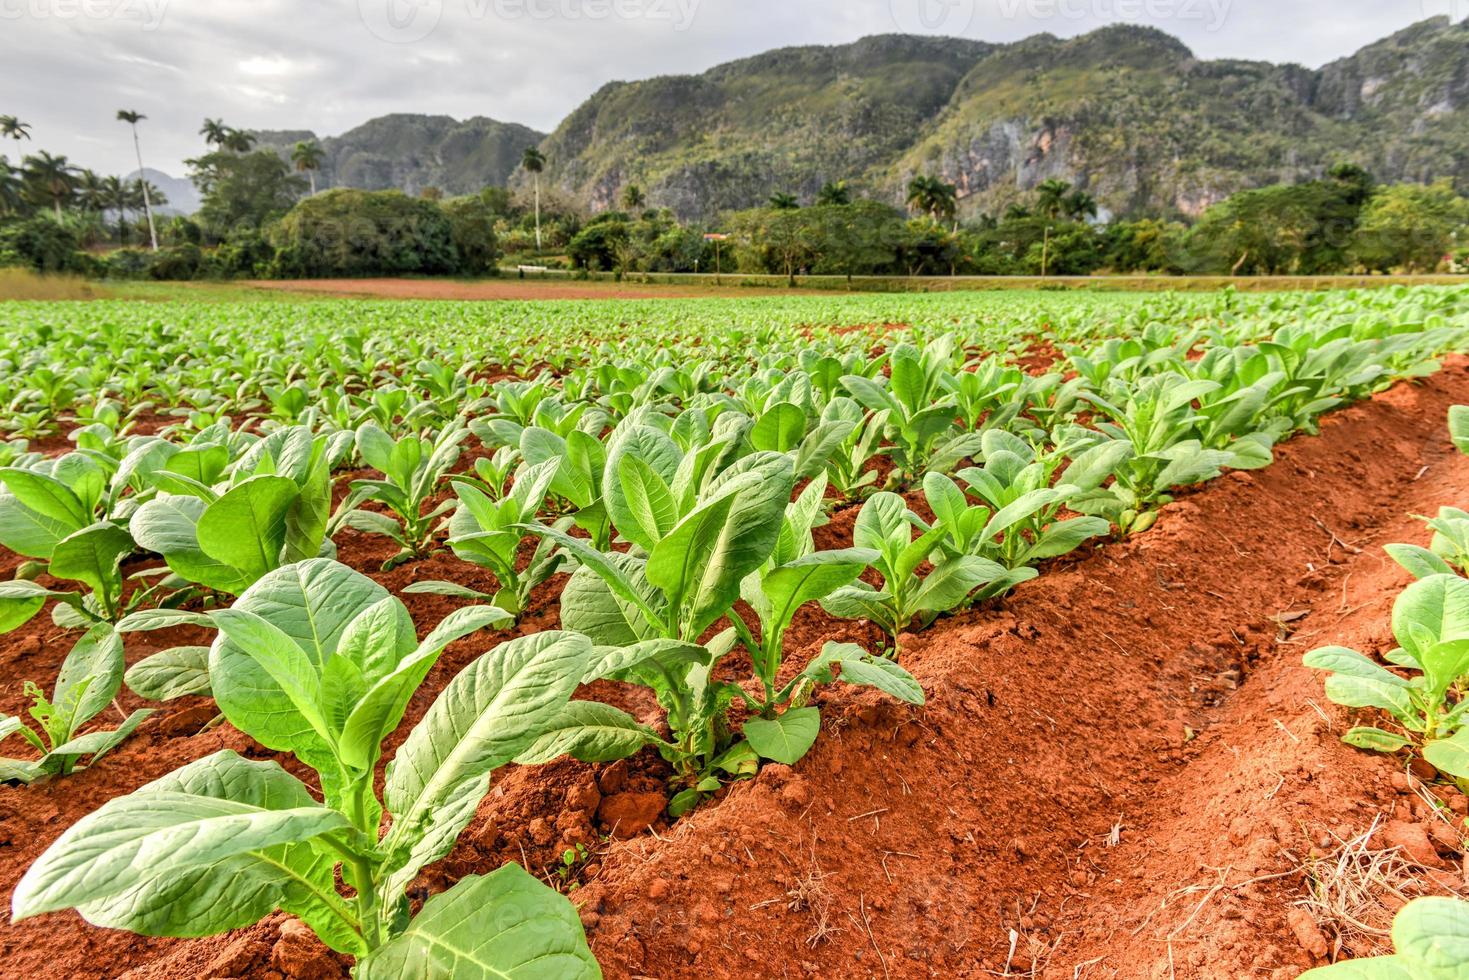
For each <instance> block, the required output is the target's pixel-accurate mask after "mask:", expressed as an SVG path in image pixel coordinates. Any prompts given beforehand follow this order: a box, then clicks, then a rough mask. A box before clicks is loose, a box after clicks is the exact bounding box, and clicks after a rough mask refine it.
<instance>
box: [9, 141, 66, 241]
mask: <svg viewBox="0 0 1469 980" xmlns="http://www.w3.org/2000/svg"><path fill="white" fill-rule="evenodd" d="M21 164H22V166H23V167H24V168H25V181H26V184H27V185H28V186H29V188H30V190H31V192H32V194H33V195H35V196H36V197H40V198H43V199H45V200H49V201H50V202H51V205H52V207H54V208H55V209H56V222H57V224H60V223H61V202H62V201H66V200H70V198H71V196H72V195H73V194H75V193H76V187H77V169H76V168H75V167H73V166H72V165H71V164H70V163H68V162H67V159H66V157H65V156H57V157H54V156H52V155H51V154H49V153H47V152H46V151H45V150H40V151H38V152H37V153H36V155H35V156H33V157H26V158H25V159H24V160H23V161H21Z"/></svg>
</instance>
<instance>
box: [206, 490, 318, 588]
mask: <svg viewBox="0 0 1469 980" xmlns="http://www.w3.org/2000/svg"><path fill="white" fill-rule="evenodd" d="M300 492H301V490H300V488H299V487H297V486H296V484H295V483H293V482H292V481H290V480H287V479H285V478H284V477H279V476H256V477H251V478H250V479H248V480H246V481H245V482H244V483H241V484H240V485H239V486H237V487H234V488H233V489H231V490H230V491H229V492H228V493H226V494H225V495H224V496H222V497H220V498H219V499H218V500H216V501H215V502H214V503H212V504H210V505H209V506H208V507H207V508H206V509H205V511H204V513H203V515H202V516H201V517H200V518H199V525H198V528H197V532H196V533H197V534H198V536H199V547H200V548H201V549H202V550H203V551H204V553H205V554H206V555H208V556H209V557H211V558H213V559H215V560H216V561H219V562H222V563H223V564H225V565H228V566H230V567H231V568H235V569H238V570H239V571H240V573H241V574H242V575H243V576H244V577H245V578H246V579H248V580H249V581H251V582H254V581H257V580H258V579H260V578H261V577H262V576H264V575H266V574H267V573H269V572H271V571H274V570H275V569H276V568H279V567H280V565H281V553H282V551H283V550H284V548H285V543H286V518H287V516H288V515H289V513H290V511H291V507H292V506H293V505H294V504H295V502H296V498H297V496H298V495H299V494H300Z"/></svg>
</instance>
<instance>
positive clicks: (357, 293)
mask: <svg viewBox="0 0 1469 980" xmlns="http://www.w3.org/2000/svg"><path fill="white" fill-rule="evenodd" d="M242 285H246V286H252V287H255V288H257V289H274V290H280V291H283V292H293V293H321V294H324V295H328V296H354V297H359V298H362V299H458V300H497V299H498V300H539V299H698V298H700V297H709V296H758V295H761V294H775V293H781V292H784V291H783V290H776V289H764V288H758V287H746V286H678V285H659V284H652V283H649V284H643V285H640V284H636V283H610V282H590V281H585V282H578V281H576V280H570V279H516V278H513V277H506V278H500V279H481V280H475V281H461V280H457V279H294V280H256V281H250V282H246V283H243V284H242Z"/></svg>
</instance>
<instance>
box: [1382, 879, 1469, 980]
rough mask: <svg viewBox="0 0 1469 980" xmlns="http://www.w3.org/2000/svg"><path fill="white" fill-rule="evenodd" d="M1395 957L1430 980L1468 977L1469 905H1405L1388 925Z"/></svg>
mask: <svg viewBox="0 0 1469 980" xmlns="http://www.w3.org/2000/svg"><path fill="white" fill-rule="evenodd" d="M1392 941H1393V948H1394V949H1395V950H1397V955H1398V956H1400V957H1402V958H1403V959H1405V960H1407V961H1408V962H1410V963H1414V964H1418V965H1420V967H1421V968H1422V969H1424V970H1426V971H1428V973H1427V975H1428V976H1429V977H1431V978H1437V977H1445V978H1454V980H1459V978H1462V977H1464V976H1465V975H1469V903H1466V902H1463V901H1459V900H1457V899H1452V898H1437V897H1435V898H1420V899H1417V900H1415V901H1412V902H1409V903H1408V904H1407V905H1405V906H1404V907H1403V908H1402V910H1401V911H1399V912H1398V914H1397V916H1396V917H1395V918H1394V919H1393V924H1392Z"/></svg>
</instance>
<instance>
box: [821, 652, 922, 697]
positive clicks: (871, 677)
mask: <svg viewBox="0 0 1469 980" xmlns="http://www.w3.org/2000/svg"><path fill="white" fill-rule="evenodd" d="M835 663H838V664H840V665H841V668H842V676H841V679H842V680H843V681H846V682H847V683H848V684H862V685H866V686H867V687H875V688H877V689H878V690H879V691H882V692H883V693H884V694H889V695H891V696H893V697H895V698H897V699H898V700H899V701H903V702H906V703H908V704H923V703H924V698H923V687H922V685H920V684H919V683H918V681H917V680H915V679H914V677H913V675H912V674H910V673H908V672H907V671H906V670H904V669H903V668H902V667H900V666H899V665H898V664H897V663H896V662H895V661H892V660H886V659H879V658H876V657H869V656H863V657H851V656H844V657H841V658H839V659H838V660H836V661H835Z"/></svg>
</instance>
